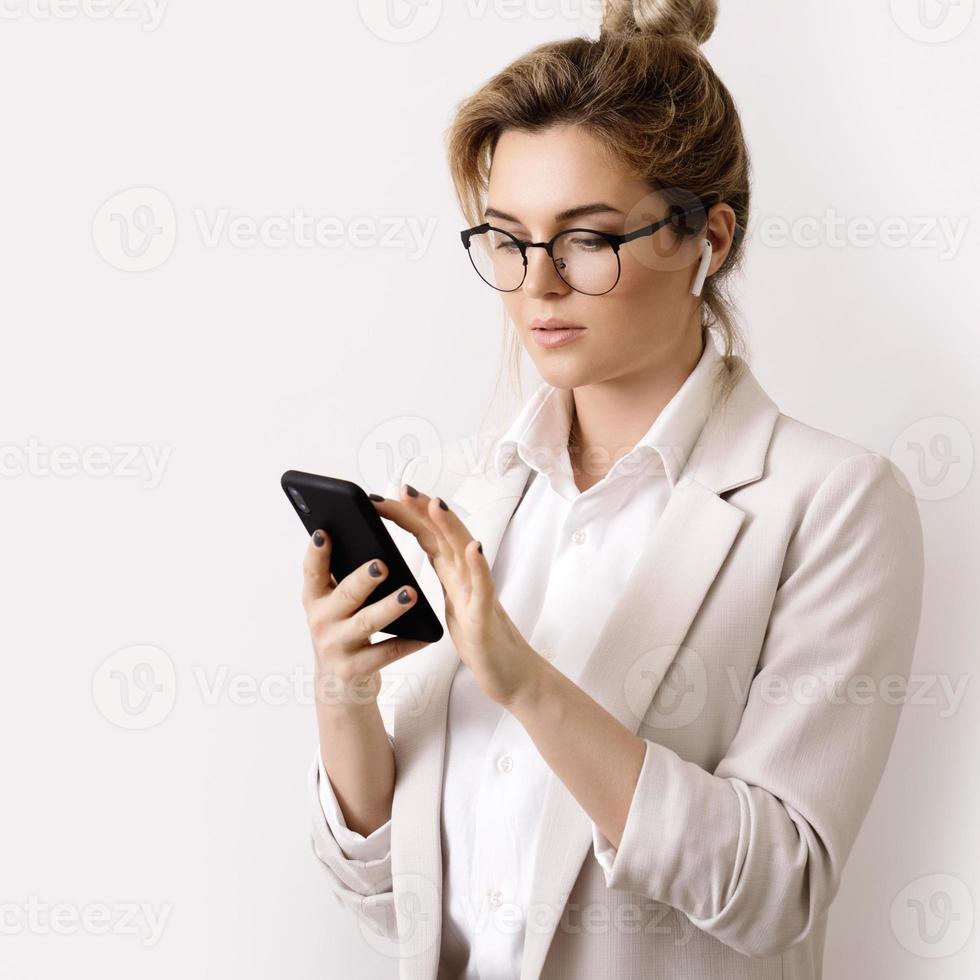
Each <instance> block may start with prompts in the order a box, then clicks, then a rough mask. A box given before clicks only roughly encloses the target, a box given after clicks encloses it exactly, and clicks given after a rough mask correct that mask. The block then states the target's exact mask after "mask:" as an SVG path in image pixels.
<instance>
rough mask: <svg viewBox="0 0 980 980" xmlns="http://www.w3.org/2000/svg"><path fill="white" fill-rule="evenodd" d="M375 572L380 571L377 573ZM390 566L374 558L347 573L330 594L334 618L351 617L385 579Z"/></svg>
mask: <svg viewBox="0 0 980 980" xmlns="http://www.w3.org/2000/svg"><path fill="white" fill-rule="evenodd" d="M374 572H378V574H377V575H375V574H374ZM387 574H388V566H387V565H386V564H385V563H384V562H383V561H382V560H381V559H380V558H374V559H371V560H370V561H366V562H364V564H363V565H359V566H358V567H357V568H355V569H354V571H352V572H351V573H350V574H349V575H345V576H344V577H343V578H342V579H341V580H340V581H339V582H338V583H337V585H336V587H335V588H334V589H333V591H332V592H331V595H330V607H331V615H332V616H333V618H334V619H349V618H350V617H351V616H353V615H354V613H356V612H357V611H358V609H360V608H361V606H363V605H364V603H365V601H366V600H367V597H368V596H369V595H370V594H371V593H372V592H373V591H374V590H375V589H376V588H377V587H378V584H379V583H380V582H383V581H384V580H385V576H386V575H387Z"/></svg>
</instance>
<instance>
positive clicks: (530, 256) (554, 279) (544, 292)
mask: <svg viewBox="0 0 980 980" xmlns="http://www.w3.org/2000/svg"><path fill="white" fill-rule="evenodd" d="M571 291H572V287H571V286H569V285H568V283H566V282H565V280H564V279H562V277H561V276H560V275H558V270H557V269H556V268H555V263H554V262H553V261H552V259H551V256H550V255H549V254H548V252H547V251H546V250H545V249H543V248H529V249H528V250H527V275H526V276H525V278H524V292H525V293H527V295H528V296H531V297H534V298H535V299H537V298H540V297H543V296H549V295H559V296H565V295H567V294H568V293H570V292H571Z"/></svg>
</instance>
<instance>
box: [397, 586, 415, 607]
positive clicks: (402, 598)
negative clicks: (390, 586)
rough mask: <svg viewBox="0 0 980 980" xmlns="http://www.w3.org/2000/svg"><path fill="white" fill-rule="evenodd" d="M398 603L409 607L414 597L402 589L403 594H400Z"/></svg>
mask: <svg viewBox="0 0 980 980" xmlns="http://www.w3.org/2000/svg"><path fill="white" fill-rule="evenodd" d="M398 601H399V602H400V603H401V604H402V605H403V606H407V605H408V604H409V603H410V602H411V601H412V597H411V596H410V595H409V594H408V590H407V589H402V590H401V592H399V593H398Z"/></svg>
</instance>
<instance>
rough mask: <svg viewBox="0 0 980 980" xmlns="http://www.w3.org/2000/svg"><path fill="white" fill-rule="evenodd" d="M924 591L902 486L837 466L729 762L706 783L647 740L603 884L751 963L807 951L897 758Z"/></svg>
mask: <svg viewBox="0 0 980 980" xmlns="http://www.w3.org/2000/svg"><path fill="white" fill-rule="evenodd" d="M922 583H923V541H922V528H921V523H920V520H919V514H918V509H917V506H916V502H915V498H914V495H913V492H912V489H911V487H910V486H909V483H908V480H907V478H906V477H905V475H904V474H903V473H902V472H901V470H899V469H898V467H896V466H893V464H892V463H891V461H890V460H889V459H888V458H887V457H886V456H882V455H880V454H878V453H873V452H867V453H859V454H857V455H854V456H850V457H848V458H846V459H844V460H842V461H841V462H839V463H838V464H837V465H836V466H835V467H834V469H833V470H832V471H831V473H830V474H829V475H828V476H827V477H826V478H825V479H824V481H823V483H822V484H821V485H820V487H819V488H818V490H817V491H816V493H815V494H814V496H813V498H812V499H811V501H810V503H809V505H808V507H807V509H806V511H805V513H804V515H803V517H802V518H801V521H800V524H799V526H798V528H797V529H796V532H795V534H794V536H793V538H792V540H791V541H790V544H789V547H788V549H787V553H786V558H785V563H784V567H783V569H782V572H781V576H780V584H779V587H778V589H777V591H776V595H775V599H774V603H773V607H772V610H771V614H770V619H769V624H768V627H767V630H766V635H765V638H764V641H763V646H762V650H761V654H760V659H759V663H758V668H757V671H756V675H755V677H754V679H753V681H752V684H751V686H750V688H749V692H748V699H747V702H746V705H745V708H744V711H743V714H742V717H741V720H740V723H739V727H738V730H737V731H736V733H735V736H734V738H733V740H732V742H731V744H730V746H729V748H728V751H727V752H726V754H725V756H724V758H723V759H722V760H721V761H720V763H719V764H718V765H717V767H716V768H715V770H714V772H713V773H710V772H707V771H705V770H704V769H703V768H701V767H700V766H698V765H695V764H694V763H691V762H688V761H685V760H684V759H682V758H680V756H678V755H677V754H676V753H675V752H673V751H672V750H670V749H668V748H666V747H665V746H663V745H660V744H658V743H657V742H654V741H650V740H649V739H647V740H645V741H646V754H645V756H644V760H643V766H642V769H641V771H640V775H639V778H638V780H637V785H636V789H635V791H634V795H633V797H632V800H631V803H630V808H629V811H628V816H627V820H626V825H625V829H624V833H623V837H622V840H621V841H620V845H619V848H618V849H616V848H614V847H613V846H612V844H611V842H610V841H609V840H608V839H607V838H606V837H605V836H604V835H603V834H602V833H601V831H599V829H598V827H596V825H595V823H594V822H593V852H594V855H595V858H596V860H597V861H598V862H599V864H600V866H601V867H602V868H603V872H604V874H605V879H606V883H607V885H608V886H609V887H610V888H615V889H622V890H625V891H630V892H638V893H640V894H643V895H645V896H647V897H650V898H653V899H654V900H656V901H660V902H664V903H665V904H667V905H670V906H672V907H674V908H676V909H679V910H680V911H681V912H683V913H684V914H685V915H686V916H687V917H688V918H689V919H690V921H691V922H692V923H693V924H694V925H695V926H696V927H697V928H699V929H701V930H703V931H705V932H707V933H709V934H711V935H713V936H714V937H715V938H717V939H718V940H720V941H721V942H723V943H725V944H726V945H728V946H730V947H732V948H733V949H735V950H737V951H738V952H740V953H743V954H745V955H748V956H756V957H765V956H774V955H778V954H781V953H782V952H785V951H786V950H787V949H789V948H790V947H792V946H794V945H795V944H797V943H799V942H801V941H802V940H804V939H805V938H806V937H807V936H808V935H809V934H810V933H811V931H812V930H813V929H814V928H815V926H816V925H817V924H818V921H819V919H820V918H821V916H822V915H823V914H824V913H825V912H826V911H827V909H828V907H829V905H830V903H831V900H832V899H833V898H834V896H835V894H836V893H837V889H838V887H839V885H840V881H841V873H842V871H843V868H844V863H845V861H846V860H847V857H848V854H849V853H850V850H851V847H852V845H853V844H854V840H855V838H856V837H857V833H858V830H859V829H860V827H861V824H862V822H863V820H864V817H865V815H866V813H867V811H868V808H869V806H870V804H871V800H872V798H873V796H874V793H875V791H876V789H877V786H878V783H879V781H880V779H881V775H882V772H883V770H884V767H885V764H886V762H887V759H888V755H889V752H890V750H891V744H892V740H893V738H894V734H895V729H896V726H897V724H898V719H899V715H900V712H901V709H902V704H903V702H904V699H905V693H906V687H907V681H908V677H909V671H910V669H911V661H912V656H913V652H914V647H915V641H916V634H917V631H918V627H919V620H920V612H921V599H922ZM825 682H826V684H825ZM822 684H825V686H823V687H821V686H820V685H822Z"/></svg>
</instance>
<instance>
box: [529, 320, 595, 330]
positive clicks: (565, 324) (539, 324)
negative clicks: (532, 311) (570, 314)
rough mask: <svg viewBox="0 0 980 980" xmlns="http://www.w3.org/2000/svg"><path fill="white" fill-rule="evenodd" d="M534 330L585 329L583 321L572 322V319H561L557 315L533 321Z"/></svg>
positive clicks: (532, 327)
mask: <svg viewBox="0 0 980 980" xmlns="http://www.w3.org/2000/svg"><path fill="white" fill-rule="evenodd" d="M531 329H532V330H585V327H583V326H582V324H581V323H572V321H571V320H559V319H557V318H556V317H549V318H548V319H547V320H543V319H541V318H540V317H538V318H537V319H535V320H534V321H532V323H531Z"/></svg>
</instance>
